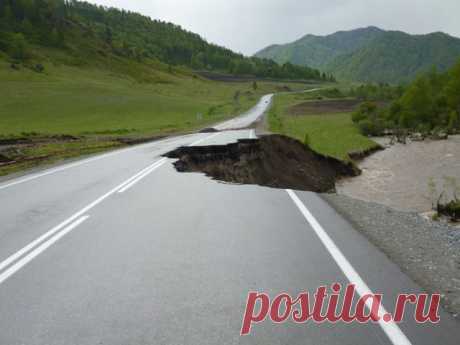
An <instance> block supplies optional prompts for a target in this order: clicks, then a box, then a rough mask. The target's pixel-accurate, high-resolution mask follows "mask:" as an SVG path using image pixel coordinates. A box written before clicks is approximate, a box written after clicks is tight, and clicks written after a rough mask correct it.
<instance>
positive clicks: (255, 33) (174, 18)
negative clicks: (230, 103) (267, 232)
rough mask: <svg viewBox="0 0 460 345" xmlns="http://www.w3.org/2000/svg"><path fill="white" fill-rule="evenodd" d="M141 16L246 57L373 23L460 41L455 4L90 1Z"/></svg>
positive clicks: (458, 1)
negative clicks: (435, 33) (272, 46)
mask: <svg viewBox="0 0 460 345" xmlns="http://www.w3.org/2000/svg"><path fill="white" fill-rule="evenodd" d="M89 1H90V2H93V3H98V4H101V5H104V6H113V7H118V8H124V9H127V10H132V11H136V12H140V13H142V14H144V15H148V16H150V17H152V18H154V19H161V20H165V21H170V22H173V23H175V24H179V25H181V26H182V27H183V28H185V29H187V30H190V31H193V32H196V33H198V34H200V35H201V36H202V37H204V38H205V39H206V40H208V41H209V42H213V43H217V44H219V45H223V46H225V47H228V48H231V49H233V50H235V51H238V52H242V53H244V54H246V55H251V54H253V53H255V52H256V51H258V50H260V49H262V48H264V47H266V46H267V45H270V44H273V43H287V42H291V41H294V40H296V39H298V38H300V37H302V36H303V35H305V34H307V33H311V34H318V35H324V34H329V33H333V32H335V31H338V30H349V29H354V28H358V27H364V26H369V25H375V26H378V27H381V28H383V29H391V30H402V31H406V32H409V33H428V32H433V31H443V32H446V33H448V34H451V35H453V36H457V37H460V19H459V15H460V0H89Z"/></svg>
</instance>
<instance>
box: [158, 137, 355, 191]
mask: <svg viewBox="0 0 460 345" xmlns="http://www.w3.org/2000/svg"><path fill="white" fill-rule="evenodd" d="M165 156H166V157H169V158H177V159H178V161H177V162H175V163H174V166H175V167H176V169H177V170H178V171H180V172H203V173H205V174H206V175H207V176H209V177H212V178H213V179H216V180H220V181H225V182H231V183H239V184H257V185H261V186H267V187H274V188H290V189H297V190H306V191H312V192H323V193H324V192H330V191H333V190H334V189H335V181H336V179H337V178H339V177H343V176H357V175H359V173H360V172H359V170H358V169H357V168H355V167H354V166H353V165H352V164H351V163H344V162H342V161H339V160H337V159H334V158H330V157H326V156H323V155H320V154H318V153H316V152H315V151H313V150H311V149H309V148H308V147H306V146H305V145H304V144H303V143H301V142H299V141H297V140H295V139H292V138H289V137H286V136H282V135H267V136H263V137H261V138H260V139H244V140H239V141H238V142H237V143H232V144H228V145H218V146H217V145H213V146H195V147H180V148H178V149H176V150H174V151H171V152H169V153H167V154H165Z"/></svg>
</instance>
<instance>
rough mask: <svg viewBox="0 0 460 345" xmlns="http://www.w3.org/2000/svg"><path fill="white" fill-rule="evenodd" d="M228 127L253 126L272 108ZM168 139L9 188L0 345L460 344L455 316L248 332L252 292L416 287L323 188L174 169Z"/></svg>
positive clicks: (228, 136)
mask: <svg viewBox="0 0 460 345" xmlns="http://www.w3.org/2000/svg"><path fill="white" fill-rule="evenodd" d="M269 103H270V97H269V96H268V97H266V98H264V99H263V100H262V101H261V103H260V104H259V105H258V107H256V108H255V109H254V111H253V112H249V113H248V114H246V117H240V118H238V120H237V121H234V122H227V123H226V124H224V125H222V126H220V128H227V129H228V128H230V127H232V126H235V127H245V125H246V123H247V122H250V120H251V121H252V120H253V119H254V118H257V117H258V116H260V114H261V113H262V112H263V111H264V109H265V108H266V107H267V106H268V105H269ZM250 136H251V137H252V136H254V133H253V132H252V130H238V131H226V132H220V133H213V134H196V135H189V136H182V137H177V138H170V139H167V140H163V141H158V142H154V143H149V144H144V145H140V146H136V147H133V148H129V149H125V150H120V151H115V152H112V153H109V154H105V155H101V156H96V157H93V158H90V159H87V160H82V161H78V162H74V163H71V164H70V165H64V166H60V167H57V168H53V169H50V170H45V171H42V172H38V173H35V174H32V175H26V176H23V177H20V178H17V179H15V180H10V181H5V182H3V183H2V184H0V205H1V207H0V219H1V223H0V310H1V313H0V344H2V345H3V344H5V345H19V344H26V345H35V344H41V345H77V344H78V345H95V344H109V345H112V344H113V345H118V344H119V345H138V344H146V345H147V344H177V345H178V344H199V345H204V344H264V345H267V344H311V345H321V344H324V345H332V344H340V345H344V344H349V345H364V344H366V345H367V344H401V345H405V344H414V345H415V344H423V345H425V344H426V345H428V344H429V345H433V344H439V345H441V344H442V345H449V344H452V345H454V344H458V342H459V339H460V330H459V327H458V323H456V321H454V320H453V319H452V318H451V317H450V316H449V315H447V314H445V313H442V314H441V322H440V323H439V324H437V325H431V324H416V323H415V321H413V318H411V316H410V313H411V311H412V310H411V309H410V308H409V309H408V310H407V313H406V318H405V320H404V322H403V323H401V324H399V325H395V324H390V325H384V324H377V323H370V324H359V323H352V324H344V323H336V324H331V323H323V324H314V323H312V322H309V323H306V324H302V325H297V324H292V323H290V322H287V323H283V324H273V323H270V322H268V321H265V322H263V323H260V324H258V325H255V326H254V327H253V333H252V334H251V335H249V336H245V337H240V335H239V332H240V328H241V322H242V317H243V312H244V305H245V301H246V297H247V294H248V292H249V291H254V290H255V291H261V292H266V293H268V294H270V295H271V296H274V295H276V294H278V293H280V292H290V293H292V294H298V293H299V292H301V291H309V292H314V291H315V290H316V289H317V287H319V286H321V285H330V284H332V283H333V282H340V283H342V284H347V283H348V282H349V281H352V282H354V283H356V284H357V285H358V287H359V292H360V293H366V292H368V291H373V292H375V293H383V294H384V295H385V298H384V306H385V307H386V308H387V309H388V310H389V311H391V309H392V305H393V303H394V300H395V298H396V296H397V294H399V293H411V292H420V289H419V288H418V287H417V286H416V284H414V283H413V282H412V281H411V280H410V279H409V278H408V277H407V276H405V275H404V274H403V273H402V272H401V271H400V270H399V268H398V267H396V266H395V265H394V264H392V263H391V262H390V261H389V260H388V259H387V258H386V257H385V256H384V255H383V254H382V253H381V252H379V251H378V249H376V248H375V247H374V246H372V245H371V244H370V243H369V242H368V241H367V240H366V239H365V238H364V237H362V236H361V235H360V234H359V233H358V232H356V231H355V230H354V229H353V227H352V226H351V225H350V224H349V223H347V222H346V221H345V220H344V219H343V218H341V217H340V216H339V215H338V214H337V213H336V212H335V211H334V210H333V209H332V208H331V207H330V206H329V205H328V204H326V203H325V202H324V201H323V200H322V199H321V198H320V197H319V196H317V195H316V194H313V193H308V192H292V191H286V190H280V189H270V188H263V187H259V186H241V185H238V186H237V185H229V184H224V183H219V182H216V181H213V180H210V179H208V178H207V177H205V176H203V175H201V174H181V173H177V172H176V171H175V170H174V168H173V166H172V164H171V162H172V160H169V159H163V158H162V157H161V154H163V153H165V152H167V151H169V150H171V149H174V148H176V147H177V146H180V145H209V144H224V143H228V142H232V141H235V140H237V139H238V138H248V137H250Z"/></svg>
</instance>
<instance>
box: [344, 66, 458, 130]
mask: <svg viewBox="0 0 460 345" xmlns="http://www.w3.org/2000/svg"><path fill="white" fill-rule="evenodd" d="M353 121H354V122H355V123H356V124H357V125H358V126H359V128H360V129H361V131H362V132H363V133H364V134H370V135H380V134H382V133H383V132H384V131H386V130H390V131H392V132H394V133H396V134H398V133H399V134H401V135H407V134H408V133H414V132H417V133H419V134H420V135H422V137H424V136H430V135H434V136H437V135H439V133H446V134H447V133H450V134H454V133H458V132H460V60H458V62H457V64H456V65H455V66H454V67H452V68H451V69H450V70H449V71H447V72H443V73H439V72H437V71H436V70H435V69H433V70H432V71H430V72H428V73H426V74H423V75H421V76H419V77H417V78H416V79H415V80H414V81H413V82H412V83H411V84H410V85H408V86H407V88H406V89H405V91H404V92H403V93H402V95H401V96H400V97H399V98H397V99H396V100H395V101H393V102H392V103H390V104H389V105H388V106H387V107H384V108H380V109H379V108H378V107H377V104H376V103H374V102H372V101H367V102H364V103H363V104H361V106H360V108H359V109H358V110H357V111H356V112H355V113H354V114H353Z"/></svg>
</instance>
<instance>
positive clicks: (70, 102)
mask: <svg viewBox="0 0 460 345" xmlns="http://www.w3.org/2000/svg"><path fill="white" fill-rule="evenodd" d="M47 71H48V74H39V73H36V72H33V71H30V70H27V69H23V70H20V71H15V70H13V69H11V68H9V65H7V64H6V63H0V135H2V136H15V135H19V134H21V133H22V132H38V133H40V134H73V135H88V134H99V135H100V134H127V133H131V134H137V135H155V134H162V133H165V132H166V133H171V132H180V131H184V130H190V129H195V128H199V127H202V126H205V125H207V124H210V123H214V122H218V121H220V120H223V119H225V118H227V117H229V116H232V115H235V114H238V113H239V112H241V111H244V110H246V109H248V108H249V107H251V106H252V105H254V104H255V103H256V102H257V100H258V98H259V97H260V96H261V95H262V94H264V93H267V92H272V91H274V89H275V88H274V85H273V84H270V83H259V87H258V89H257V90H255V91H254V90H252V86H251V84H250V83H232V84H226V83H219V82H211V81H205V80H202V79H199V78H192V77H187V76H183V75H182V76H176V75H169V74H167V73H164V72H160V71H157V72H156V73H157V76H158V77H159V80H161V82H158V83H139V82H137V81H135V80H132V79H130V78H128V77H123V76H119V75H115V74H111V73H109V72H107V71H100V70H97V69H83V68H72V67H67V66H61V67H47ZM236 92H240V96H239V98H238V100H237V101H235V100H234V96H235V93H236ZM197 114H201V116H197Z"/></svg>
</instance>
